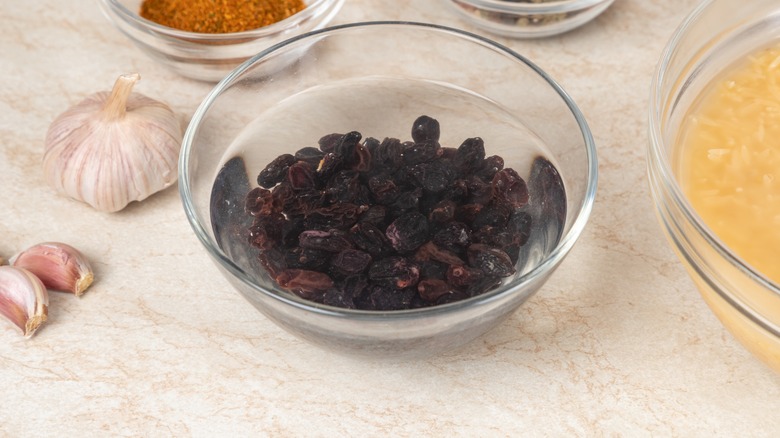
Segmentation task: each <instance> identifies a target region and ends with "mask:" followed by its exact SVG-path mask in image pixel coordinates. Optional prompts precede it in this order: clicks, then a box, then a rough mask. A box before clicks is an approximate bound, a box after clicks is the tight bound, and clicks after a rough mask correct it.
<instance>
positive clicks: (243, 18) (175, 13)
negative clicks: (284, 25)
mask: <svg viewBox="0 0 780 438" xmlns="http://www.w3.org/2000/svg"><path fill="white" fill-rule="evenodd" d="M305 7H306V5H305V4H304V3H303V0H144V2H143V3H142V4H141V12H140V14H141V17H143V18H146V19H147V20H150V21H154V22H155V23H157V24H161V25H163V26H167V27H172V28H174V29H179V30H185V31H189V32H200V33H231V32H242V31H245V30H252V29H257V28H260V27H264V26H268V25H270V24H273V23H276V22H278V21H281V20H284V19H285V18H287V17H289V16H291V15H293V14H296V13H298V12H300V11H302V10H303V9H304V8H305Z"/></svg>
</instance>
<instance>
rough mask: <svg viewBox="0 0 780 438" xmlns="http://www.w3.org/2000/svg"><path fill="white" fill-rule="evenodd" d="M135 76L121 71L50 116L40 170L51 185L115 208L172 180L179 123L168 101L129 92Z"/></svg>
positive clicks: (91, 202)
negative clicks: (106, 87)
mask: <svg viewBox="0 0 780 438" xmlns="http://www.w3.org/2000/svg"><path fill="white" fill-rule="evenodd" d="M139 80H140V75H138V74H127V75H122V76H120V77H119V78H118V79H117V81H116V83H115V84H114V88H113V89H112V91H111V92H110V93H109V92H99V93H95V94H93V95H91V96H89V97H87V98H86V99H84V100H83V101H82V102H81V103H79V104H77V105H75V106H73V107H71V108H70V109H68V110H66V111H65V112H64V113H62V114H60V115H59V116H58V117H57V118H56V119H55V120H54V121H53V122H52V124H51V126H50V127H49V130H48V132H47V133H46V140H45V144H46V146H45V151H44V155H43V171H44V176H45V178H46V181H47V182H48V184H49V185H51V186H52V187H54V189H55V190H57V191H58V192H60V193H64V194H66V195H68V196H70V197H72V198H74V199H78V200H81V201H83V202H86V203H87V204H89V205H91V206H92V207H94V208H95V209H97V210H100V211H106V212H115V211H119V210H121V209H123V208H124V207H126V206H127V204H129V203H130V202H132V201H141V200H143V199H145V198H147V197H148V196H150V195H152V194H153V193H156V192H158V191H160V190H162V189H164V188H166V187H169V186H170V185H172V184H173V183H174V182H176V179H177V177H178V173H177V161H178V157H179V149H180V147H181V140H182V129H181V125H180V123H179V121H178V119H177V118H176V115H175V114H174V112H173V110H171V108H170V107H169V106H168V105H166V104H164V103H162V102H160V101H157V100H154V99H151V98H149V97H146V96H144V95H141V94H139V93H135V92H132V89H133V86H134V85H135V83H136V82H138V81H139Z"/></svg>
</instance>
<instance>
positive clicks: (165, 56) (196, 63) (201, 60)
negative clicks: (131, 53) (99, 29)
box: [100, 0, 344, 82]
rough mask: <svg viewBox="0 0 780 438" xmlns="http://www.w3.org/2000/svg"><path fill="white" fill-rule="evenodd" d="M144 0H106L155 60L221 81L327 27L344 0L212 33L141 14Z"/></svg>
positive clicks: (107, 10)
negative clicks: (293, 40) (285, 42)
mask: <svg viewBox="0 0 780 438" xmlns="http://www.w3.org/2000/svg"><path fill="white" fill-rule="evenodd" d="M141 3H143V1H142V0H100V6H101V7H102V9H103V12H104V14H105V15H106V17H108V19H109V20H110V21H111V22H112V23H113V24H114V26H116V28H117V29H119V31H120V32H122V33H123V34H124V35H125V36H127V37H128V38H130V40H131V41H132V42H133V43H134V44H135V45H136V46H138V47H139V48H140V49H141V50H142V51H143V52H144V53H146V54H147V55H149V56H150V57H151V58H152V59H154V60H156V61H159V62H160V63H161V64H163V65H164V66H166V67H168V68H169V69H171V70H173V71H175V72H176V73H178V74H180V75H182V76H185V77H188V78H191V79H197V80H201V81H207V82H217V81H219V80H220V79H222V78H223V77H225V75H226V74H227V73H229V72H230V71H232V70H233V69H234V68H236V67H237V66H238V65H239V64H241V63H242V62H244V61H246V60H247V59H248V58H249V57H251V56H254V55H256V54H257V53H258V52H260V51H262V50H264V49H267V48H268V47H270V46H272V45H274V44H276V43H278V42H280V41H282V40H285V39H287V38H290V37H292V36H295V35H299V34H302V33H305V32H308V31H311V30H315V29H321V28H323V27H325V26H326V25H327V24H328V23H330V21H331V20H332V19H333V18H334V17H335V16H336V14H337V13H338V11H339V10H340V9H341V6H342V5H343V4H344V0H304V3H306V8H305V9H304V10H302V11H301V12H299V13H297V14H295V15H293V16H291V17H288V18H287V19H285V20H282V21H279V22H277V23H274V24H272V25H270V26H265V27H262V28H259V29H254V30H248V31H245V32H235V33H225V34H210V33H197V32H187V31H182V30H178V29H173V28H170V27H166V26H162V25H159V24H157V23H155V22H153V21H149V20H147V19H145V18H142V17H141V16H140V15H139V11H140V10H141Z"/></svg>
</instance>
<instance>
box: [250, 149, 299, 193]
mask: <svg viewBox="0 0 780 438" xmlns="http://www.w3.org/2000/svg"><path fill="white" fill-rule="evenodd" d="M293 164H295V157H294V156H292V155H290V154H282V155H279V156H278V157H276V158H275V159H274V160H273V161H271V163H269V164H268V165H267V166H265V169H263V170H262V171H260V174H259V175H257V184H259V185H260V186H261V187H265V188H266V189H270V188H271V187H273V186H275V185H276V184H277V183H280V182H282V181H283V180H284V179H285V177H286V176H287V169H288V168H289V167H290V166H292V165H293Z"/></svg>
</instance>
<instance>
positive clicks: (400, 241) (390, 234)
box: [385, 212, 428, 254]
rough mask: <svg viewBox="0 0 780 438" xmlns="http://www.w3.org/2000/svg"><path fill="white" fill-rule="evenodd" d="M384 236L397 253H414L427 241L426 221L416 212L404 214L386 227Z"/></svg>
mask: <svg viewBox="0 0 780 438" xmlns="http://www.w3.org/2000/svg"><path fill="white" fill-rule="evenodd" d="M385 235H386V236H387V239H388V240H389V241H390V244H391V245H392V246H393V248H395V250H396V251H398V252H399V253H402V254H403V253H408V252H411V251H414V250H415V249H417V248H418V247H419V246H420V245H422V244H423V243H425V242H426V241H427V240H428V220H427V219H426V218H425V216H423V215H422V214H420V213H418V212H411V213H407V214H404V215H403V216H401V217H399V218H398V219H396V220H394V221H393V223H391V224H390V226H388V227H387V230H385Z"/></svg>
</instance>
